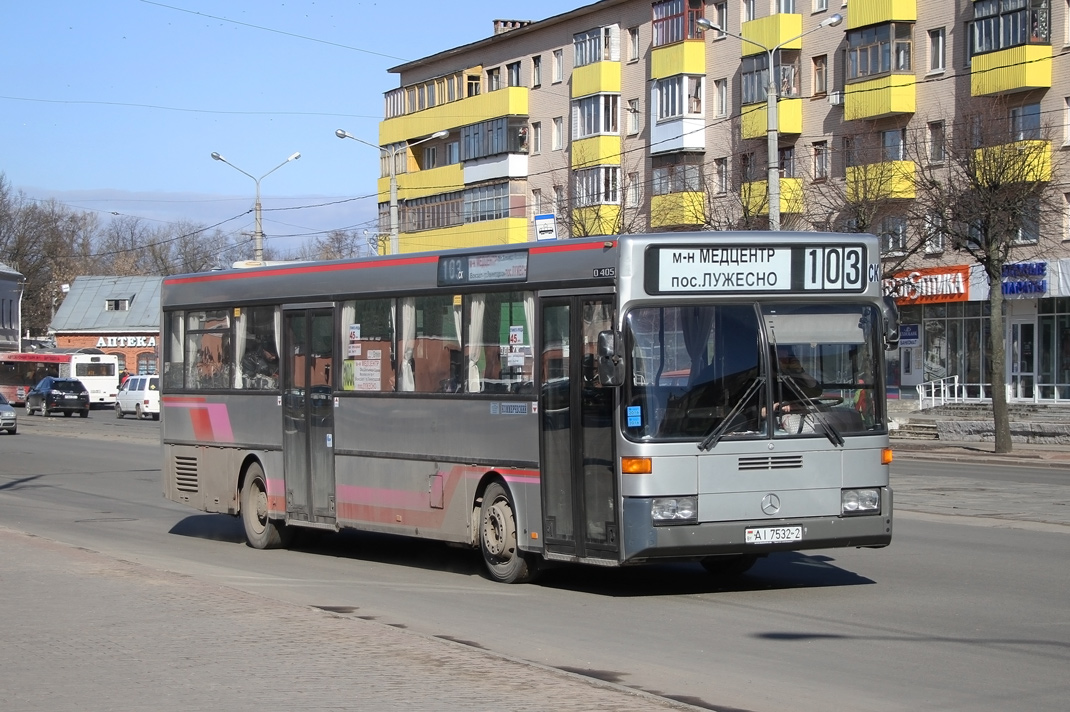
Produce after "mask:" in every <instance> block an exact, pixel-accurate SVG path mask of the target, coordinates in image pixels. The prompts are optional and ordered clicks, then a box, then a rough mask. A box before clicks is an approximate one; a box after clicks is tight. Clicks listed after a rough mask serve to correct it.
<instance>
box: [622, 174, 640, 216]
mask: <svg viewBox="0 0 1070 712" xmlns="http://www.w3.org/2000/svg"><path fill="white" fill-rule="evenodd" d="M641 187H642V184H641V183H640V181H639V174H638V173H629V174H628V185H627V186H626V189H625V200H624V206H625V207H627V208H638V207H639V204H640V203H641V202H642V199H643V196H642V193H641V192H640V188H641Z"/></svg>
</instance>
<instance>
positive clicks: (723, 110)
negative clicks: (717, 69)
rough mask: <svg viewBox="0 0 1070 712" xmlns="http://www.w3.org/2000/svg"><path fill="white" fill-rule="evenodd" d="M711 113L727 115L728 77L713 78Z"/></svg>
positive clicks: (720, 115) (719, 115) (721, 115)
mask: <svg viewBox="0 0 1070 712" xmlns="http://www.w3.org/2000/svg"><path fill="white" fill-rule="evenodd" d="M713 115H714V116H718V117H724V116H728V79H727V78H724V79H714V80H713Z"/></svg>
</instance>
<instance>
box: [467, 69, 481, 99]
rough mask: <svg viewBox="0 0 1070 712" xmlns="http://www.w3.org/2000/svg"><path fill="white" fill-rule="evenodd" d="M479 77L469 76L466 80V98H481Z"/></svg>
mask: <svg viewBox="0 0 1070 712" xmlns="http://www.w3.org/2000/svg"><path fill="white" fill-rule="evenodd" d="M479 87H480V81H479V75H478V74H469V75H468V78H467V79H466V80H465V96H479Z"/></svg>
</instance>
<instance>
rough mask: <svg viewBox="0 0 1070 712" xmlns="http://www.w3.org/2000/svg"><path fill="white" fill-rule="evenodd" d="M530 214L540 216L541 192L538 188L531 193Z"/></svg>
mask: <svg viewBox="0 0 1070 712" xmlns="http://www.w3.org/2000/svg"><path fill="white" fill-rule="evenodd" d="M531 214H532V215H542V191H541V190H539V189H538V188H533V189H532V191H531Z"/></svg>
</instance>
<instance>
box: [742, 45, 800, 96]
mask: <svg viewBox="0 0 1070 712" xmlns="http://www.w3.org/2000/svg"><path fill="white" fill-rule="evenodd" d="M778 54H779V55H780V56H779V58H778V59H779V61H778V63H777V65H776V66H775V67H774V72H775V73H774V77H775V78H776V82H777V87H778V89H777V92H778V94H779V96H780V97H782V98H783V97H788V98H790V97H797V96H799V52H798V51H797V50H795V51H791V50H781V51H780V52H779V53H778ZM740 80H741V81H742V82H743V87H742V94H743V103H744V104H756V103H758V102H762V101H765V100H766V98H767V97H768V96H769V55H768V54H766V53H765V52H763V53H761V54H756V55H752V56H750V57H744V58H743V60H742V63H741V66H740Z"/></svg>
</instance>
